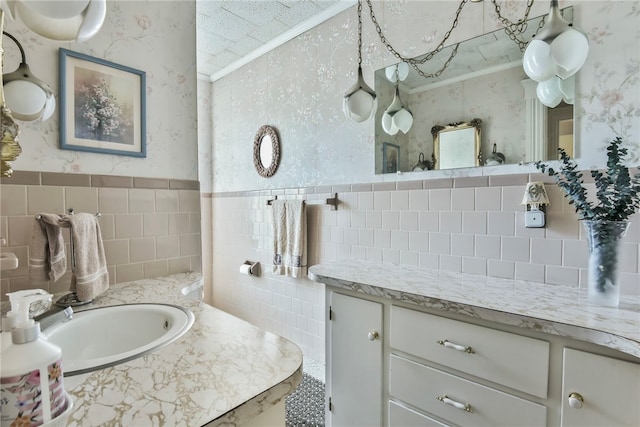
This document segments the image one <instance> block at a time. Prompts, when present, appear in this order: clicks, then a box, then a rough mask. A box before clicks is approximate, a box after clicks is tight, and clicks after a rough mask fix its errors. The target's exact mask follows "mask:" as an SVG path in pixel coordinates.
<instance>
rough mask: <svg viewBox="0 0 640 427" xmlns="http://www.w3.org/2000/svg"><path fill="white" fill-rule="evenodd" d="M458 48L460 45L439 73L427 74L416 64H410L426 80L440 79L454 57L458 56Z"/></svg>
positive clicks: (452, 52) (456, 46)
mask: <svg viewBox="0 0 640 427" xmlns="http://www.w3.org/2000/svg"><path fill="white" fill-rule="evenodd" d="M458 46H460V43H458V44H456V45H455V47H454V48H453V51H451V55H450V56H449V59H447V61H446V62H445V63H444V65H443V66H442V68H440V69H439V70H438V71H436V72H435V73H425V72H424V71H422V70H421V69H420V68H419V67H418V64H417V63H415V62H410V63H409V64H410V65H411V66H412V67H413V69H414V70H416V72H417V73H418V74H419V75H420V76H422V77H425V78H428V79H432V78H434V77H440V74H442V73H443V72H444V70H446V69H447V67H448V66H449V64H450V63H451V60H452V59H453V57H454V56H456V54H457V53H458Z"/></svg>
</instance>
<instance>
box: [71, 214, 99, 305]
mask: <svg viewBox="0 0 640 427" xmlns="http://www.w3.org/2000/svg"><path fill="white" fill-rule="evenodd" d="M62 221H63V223H67V224H69V225H70V226H71V238H72V239H73V250H74V259H73V260H72V262H73V263H74V264H73V268H72V270H73V275H72V277H71V291H72V292H75V293H76V294H77V295H78V299H79V300H80V301H88V300H91V299H93V298H95V297H96V296H98V295H100V294H101V293H103V292H104V291H106V290H107V289H108V288H109V273H108V272H107V260H106V257H105V255H104V246H103V245H102V234H101V232H100V224H99V223H98V218H97V217H96V216H95V215H92V214H88V213H76V214H72V215H65V216H64V217H63V220H62Z"/></svg>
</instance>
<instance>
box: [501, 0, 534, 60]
mask: <svg viewBox="0 0 640 427" xmlns="http://www.w3.org/2000/svg"><path fill="white" fill-rule="evenodd" d="M533 2H534V0H528V1H527V8H526V9H525V11H524V17H523V18H522V19H518V21H516V22H513V21H511V20H510V19H509V18H507V17H505V16H503V15H502V13H500V10H501V8H500V5H499V4H498V2H497V1H496V0H491V3H493V7H494V8H495V10H496V15H498V20H499V21H500V22H501V23H502V25H504V31H505V33H507V35H508V36H509V38H510V39H511V40H512V41H514V42H515V43H516V44H517V45H518V47H519V48H520V51H522V52H524V51H525V49H526V47H527V43H528V42H527V41H526V40H524V39H522V37H520V36H521V34H522V33H524V32H525V31H527V26H528V25H529V24H528V23H527V20H528V17H529V12H531V6H533ZM540 28H542V27H539V28H538V29H540Z"/></svg>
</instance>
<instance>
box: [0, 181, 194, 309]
mask: <svg viewBox="0 0 640 427" xmlns="http://www.w3.org/2000/svg"><path fill="white" fill-rule="evenodd" d="M0 183H1V184H0V200H1V205H0V237H3V238H5V239H6V240H7V242H8V246H7V247H3V248H1V249H0V250H1V251H3V252H13V253H15V254H16V255H17V256H18V259H19V267H18V269H17V270H9V271H3V272H2V273H1V274H2V276H1V280H0V283H1V290H2V298H3V299H4V298H6V297H5V294H6V293H7V292H10V291H15V290H19V289H28V288H33V287H39V288H45V289H48V290H49V291H50V292H59V291H63V290H66V289H68V287H69V280H70V272H69V271H68V272H67V274H66V275H65V276H64V277H62V278H61V279H60V280H58V281H57V282H56V283H50V284H48V283H34V282H32V281H30V280H29V277H28V257H29V243H30V240H31V233H32V229H33V223H34V216H35V215H36V214H38V213H40V212H50V213H63V212H66V211H67V209H69V208H73V209H74V211H75V212H91V213H97V212H99V213H100V229H101V231H102V238H103V240H104V248H105V254H106V258H107V265H108V270H109V278H110V282H111V283H118V282H125V281H130V280H137V279H142V278H146V277H158V276H165V275H167V274H172V273H179V272H185V271H201V233H200V192H199V186H198V182H197V181H184V180H172V179H154V178H134V177H127V176H106V175H83V174H61V173H46V172H42V173H40V172H20V171H16V172H15V173H14V175H13V177H11V178H3V179H2V180H1V181H0ZM63 235H64V237H65V241H66V242H67V247H66V249H67V251H66V252H67V260H68V262H67V265H68V266H70V265H71V263H70V262H69V257H68V256H69V245H68V242H69V235H68V230H63Z"/></svg>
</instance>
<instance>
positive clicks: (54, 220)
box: [29, 213, 67, 282]
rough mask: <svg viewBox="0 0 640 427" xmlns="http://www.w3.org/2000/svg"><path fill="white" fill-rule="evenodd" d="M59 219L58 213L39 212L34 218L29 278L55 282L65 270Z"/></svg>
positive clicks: (65, 259) (65, 263)
mask: <svg viewBox="0 0 640 427" xmlns="http://www.w3.org/2000/svg"><path fill="white" fill-rule="evenodd" d="M37 218H40V219H37ZM60 219H61V217H60V215H55V214H48V213H41V214H38V216H37V217H36V219H35V220H34V223H33V232H32V234H31V244H30V245H29V278H30V279H31V280H47V281H48V280H53V281H54V282H56V281H57V280H58V279H59V278H60V277H62V276H63V275H64V273H65V272H66V271H67V257H66V255H65V253H64V238H63V237H62V229H61V228H60Z"/></svg>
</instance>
